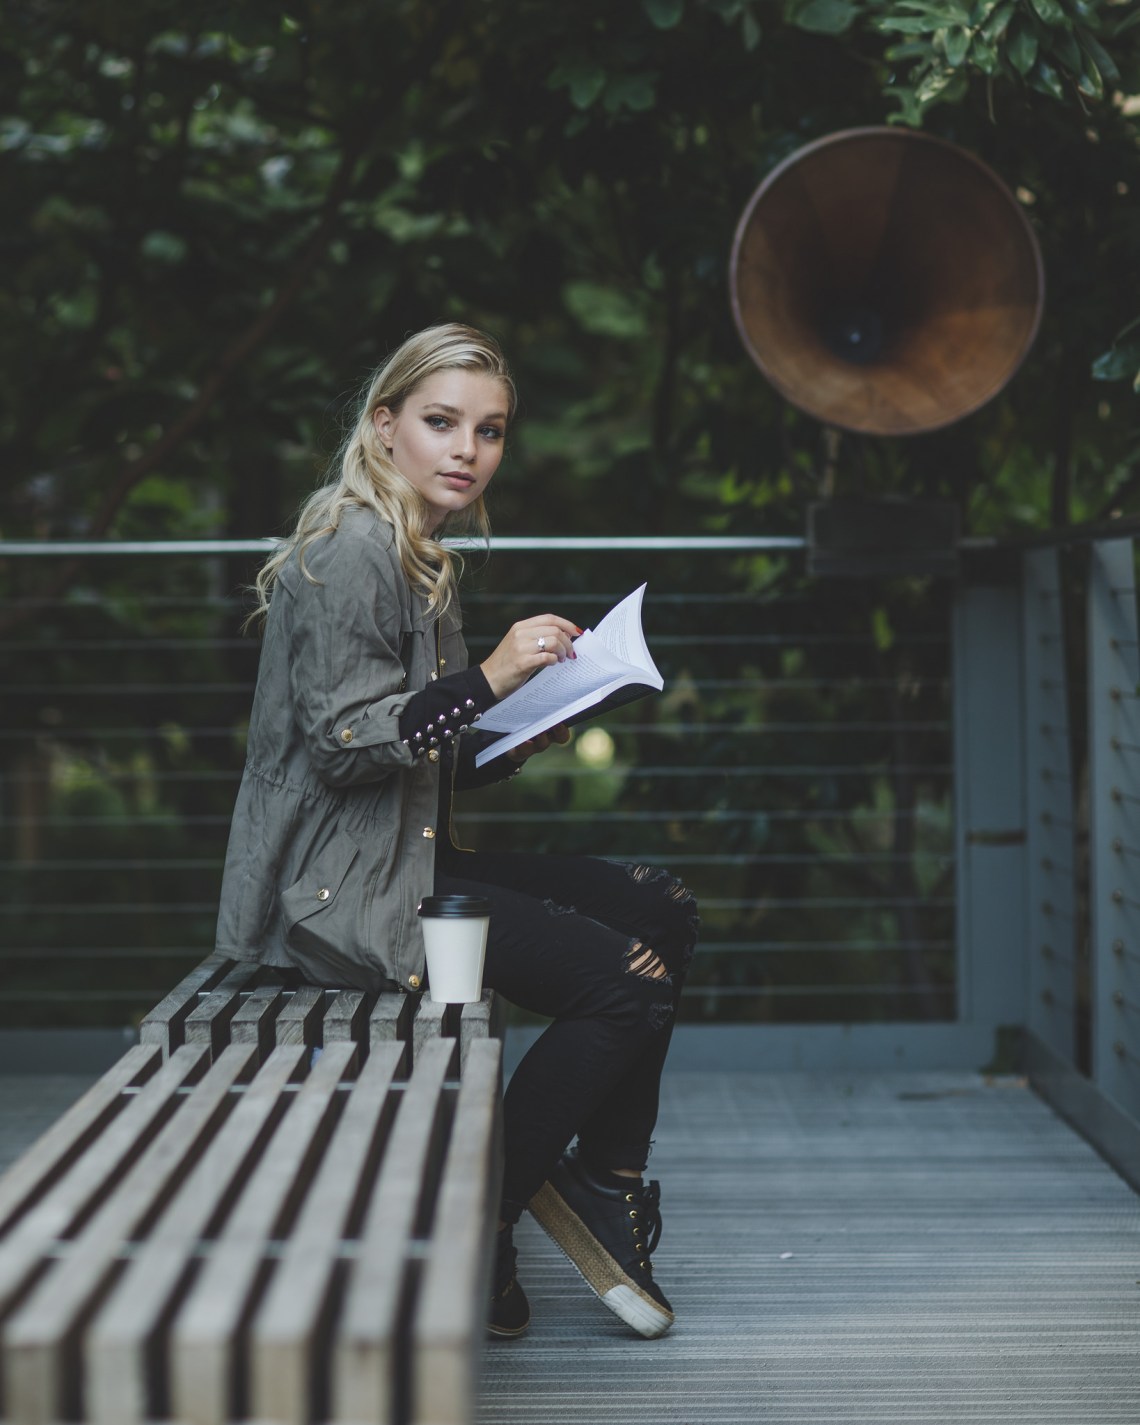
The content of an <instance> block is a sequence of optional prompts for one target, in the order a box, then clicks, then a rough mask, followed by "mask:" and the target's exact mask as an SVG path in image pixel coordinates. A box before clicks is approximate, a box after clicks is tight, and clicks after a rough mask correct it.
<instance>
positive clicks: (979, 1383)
mask: <svg viewBox="0 0 1140 1425" xmlns="http://www.w3.org/2000/svg"><path fill="white" fill-rule="evenodd" d="M663 1090H664V1091H663V1098H662V1112H661V1118H660V1121H659V1124H658V1131H657V1147H656V1149H655V1152H654V1157H653V1160H652V1163H651V1175H652V1176H656V1177H659V1178H660V1179H661V1181H662V1189H663V1197H662V1206H663V1209H664V1215H665V1231H664V1235H663V1238H662V1242H661V1246H660V1248H659V1249H658V1252H657V1255H656V1258H655V1262H656V1273H657V1276H658V1279H659V1280H660V1282H661V1284H662V1286H663V1287H664V1289H665V1290H666V1292H667V1293H668V1295H669V1296H670V1298H671V1300H672V1303H673V1306H674V1308H675V1309H676V1312H677V1318H678V1319H677V1325H676V1326H675V1327H674V1329H673V1330H672V1332H671V1333H670V1334H669V1335H668V1336H666V1337H665V1338H663V1339H662V1340H660V1341H654V1342H650V1341H642V1340H640V1339H639V1338H637V1337H635V1336H633V1335H632V1334H631V1333H628V1332H627V1330H626V1328H625V1327H623V1326H622V1324H621V1323H620V1322H619V1321H618V1320H617V1319H616V1318H615V1317H612V1316H611V1315H610V1314H609V1313H608V1312H607V1311H606V1310H605V1308H603V1307H602V1306H601V1305H600V1303H598V1302H597V1301H596V1300H595V1299H594V1298H593V1297H592V1296H591V1295H590V1293H589V1292H588V1291H587V1290H586V1288H585V1286H584V1285H583V1284H582V1282H581V1281H580V1279H579V1278H578V1276H577V1274H576V1273H575V1272H574V1270H573V1268H571V1267H570V1266H569V1264H568V1263H567V1262H566V1261H565V1259H564V1258H563V1257H562V1256H561V1255H560V1254H559V1253H558V1251H557V1250H556V1249H555V1248H554V1246H553V1244H551V1243H550V1242H549V1241H548V1239H547V1238H546V1237H545V1236H544V1235H543V1233H542V1232H541V1231H540V1230H539V1229H538V1228H537V1227H536V1226H535V1225H534V1223H533V1222H531V1221H530V1220H529V1219H528V1218H524V1220H523V1224H522V1225H521V1227H520V1229H519V1231H518V1233H517V1234H516V1240H517V1242H518V1244H519V1267H520V1280H521V1281H522V1283H523V1285H524V1287H525V1288H526V1291H527V1294H528V1295H529V1297H530V1299H531V1306H532V1313H533V1324H532V1326H531V1330H530V1333H529V1334H528V1335H527V1336H526V1337H524V1338H523V1339H522V1340H520V1341H517V1342H509V1341H492V1342H489V1343H488V1346H487V1349H486V1352H485V1355H484V1362H483V1382H482V1394H481V1399H480V1408H479V1412H478V1417H477V1418H478V1421H479V1425H530V1422H535V1425H538V1422H541V1425H571V1422H573V1425H603V1422H608V1421H612V1420H622V1421H623V1423H624V1425H638V1422H645V1425H650V1422H652V1425H674V1422H677V1425H680V1422H684V1425H757V1422H760V1421H762V1422H763V1425H805V1422H815V1421H819V1422H824V1421H826V1422H828V1425H856V1422H859V1425H862V1422H867V1425H886V1422H900V1423H901V1422H907V1425H918V1422H927V1421H929V1422H938V1425H958V1422H963V1425H965V1423H966V1422H970V1425H990V1422H993V1425H997V1422H1001V1425H1005V1422H1025V1425H1048V1422H1057V1425H1115V1422H1125V1421H1127V1422H1129V1425H1135V1422H1136V1421H1137V1420H1140V1198H1137V1196H1136V1195H1135V1194H1134V1193H1133V1192H1132V1191H1131V1190H1130V1189H1129V1188H1128V1186H1127V1185H1126V1184H1125V1183H1124V1182H1123V1181H1122V1180H1121V1179H1120V1178H1119V1177H1117V1176H1116V1174H1115V1173H1114V1172H1113V1171H1112V1170H1111V1169H1110V1168H1108V1167H1107V1166H1106V1165H1105V1164H1104V1163H1103V1162H1102V1161H1101V1159H1100V1158H1098V1157H1097V1156H1096V1154H1095V1153H1094V1152H1093V1151H1092V1149H1091V1148H1089V1147H1088V1146H1087V1145H1086V1144H1085V1143H1084V1142H1083V1140H1082V1139H1080V1138H1079V1137H1078V1136H1077V1135H1076V1134H1075V1133H1073V1132H1072V1131H1071V1130H1070V1129H1069V1128H1068V1127H1066V1126H1065V1125H1064V1124H1063V1123H1062V1122H1061V1121H1060V1120H1059V1119H1058V1118H1056V1117H1055V1115H1054V1114H1053V1113H1052V1112H1051V1111H1050V1110H1049V1108H1048V1107H1046V1106H1045V1105H1044V1104H1043V1103H1042V1102H1041V1101H1040V1100H1039V1099H1037V1098H1036V1097H1035V1095H1034V1094H1033V1093H1032V1092H1031V1090H1029V1089H1028V1088H1027V1087H1025V1086H1024V1084H1023V1083H1021V1082H1020V1081H1018V1080H1013V1079H999V1080H995V1081H992V1082H990V1083H987V1082H986V1081H985V1080H983V1079H981V1078H979V1077H978V1076H977V1075H975V1074H965V1073H925V1074H914V1073H908V1074H899V1075H875V1074H869V1073H868V1074H862V1075H840V1074H818V1075H811V1074H797V1073H756V1074H741V1073H720V1072H693V1073H676V1074H667V1075H666V1080H665V1083H664V1086H663ZM786 1254H791V1255H786Z"/></svg>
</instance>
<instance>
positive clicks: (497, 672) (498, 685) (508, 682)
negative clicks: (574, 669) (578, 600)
mask: <svg viewBox="0 0 1140 1425" xmlns="http://www.w3.org/2000/svg"><path fill="white" fill-rule="evenodd" d="M581 632H582V630H581V629H580V628H579V627H578V625H577V624H575V623H571V622H570V620H569V619H564V618H558V616H557V615H556V614H539V615H538V617H537V618H528V619H523V620H522V621H521V622H520V623H516V624H512V625H511V628H510V629H509V630H508V632H507V636H506V638H504V639H503V641H502V643H500V644H499V646H498V648H496V649H495V651H494V653H492V654H491V656H490V657H489V658H487V659H486V660H485V661H484V662H483V663H481V664H480V665H479V666H480V667H481V668H482V670H483V676H484V677H485V678H486V679H487V682H488V683H489V684H490V685H491V691H492V692H493V693H494V695H495V697H496V698H505V697H506V696H507V694H508V693H513V692H514V690H515V689H516V688H521V687H522V685H523V684H524V683H525V682H526V680H527V679H528V678H529V677H531V675H532V674H534V673H537V672H538V670H539V669H540V668H548V667H550V666H551V665H552V664H554V663H561V662H563V661H564V660H565V659H567V658H573V657H574V656H575V655H574V649H573V646H572V640H573V638H574V637H575V635H576V634H579V633H581Z"/></svg>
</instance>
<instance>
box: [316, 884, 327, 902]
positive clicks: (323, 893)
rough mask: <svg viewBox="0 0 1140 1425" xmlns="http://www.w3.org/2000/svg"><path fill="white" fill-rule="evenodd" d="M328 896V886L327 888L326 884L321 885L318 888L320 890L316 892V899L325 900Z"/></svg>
mask: <svg viewBox="0 0 1140 1425" xmlns="http://www.w3.org/2000/svg"><path fill="white" fill-rule="evenodd" d="M328 898H329V888H328V886H322V887H321V888H320V890H319V891H318V892H317V900H319V901H327V900H328Z"/></svg>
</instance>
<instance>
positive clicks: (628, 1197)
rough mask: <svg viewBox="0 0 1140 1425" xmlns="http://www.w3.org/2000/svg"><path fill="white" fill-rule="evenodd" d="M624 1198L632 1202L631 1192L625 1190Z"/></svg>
mask: <svg viewBox="0 0 1140 1425" xmlns="http://www.w3.org/2000/svg"><path fill="white" fill-rule="evenodd" d="M625 1200H626V1202H632V1201H633V1193H631V1192H627V1193H626V1195H625Z"/></svg>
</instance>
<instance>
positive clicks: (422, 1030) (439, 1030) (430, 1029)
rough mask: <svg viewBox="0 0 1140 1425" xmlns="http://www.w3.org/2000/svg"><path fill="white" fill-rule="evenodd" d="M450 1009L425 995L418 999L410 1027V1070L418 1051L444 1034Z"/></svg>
mask: <svg viewBox="0 0 1140 1425" xmlns="http://www.w3.org/2000/svg"><path fill="white" fill-rule="evenodd" d="M450 1008H451V1006H450V1005H449V1004H442V1003H438V1002H437V1001H436V1000H432V999H428V997H427V995H423V996H421V998H420V1002H419V1006H418V1007H417V1009H416V1018H415V1022H414V1023H413V1025H412V1068H413V1070H414V1069H415V1063H416V1060H417V1059H418V1058H419V1056H420V1050H421V1049H422V1048H423V1047H424V1046H425V1045H427V1044H430V1043H431V1042H432V1040H433V1039H438V1038H439V1037H440V1036H441V1035H442V1034H446V1032H447V1030H446V1017H447V1011H448V1010H449V1009H450Z"/></svg>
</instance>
